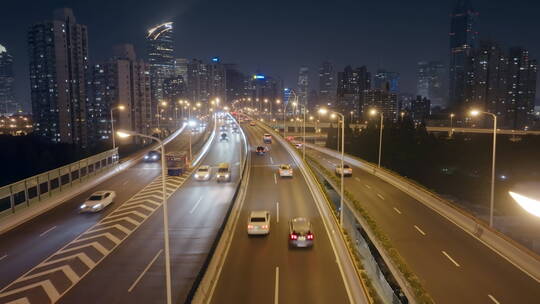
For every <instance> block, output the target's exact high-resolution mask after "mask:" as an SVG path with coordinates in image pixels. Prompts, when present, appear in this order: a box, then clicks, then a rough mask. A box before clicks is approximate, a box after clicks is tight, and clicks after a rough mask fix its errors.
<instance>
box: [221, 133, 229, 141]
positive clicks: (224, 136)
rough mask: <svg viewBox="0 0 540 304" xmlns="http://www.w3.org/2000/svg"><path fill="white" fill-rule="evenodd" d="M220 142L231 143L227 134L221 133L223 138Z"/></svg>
mask: <svg viewBox="0 0 540 304" xmlns="http://www.w3.org/2000/svg"><path fill="white" fill-rule="evenodd" d="M219 141H229V138H228V137H227V133H221V136H220V137H219Z"/></svg>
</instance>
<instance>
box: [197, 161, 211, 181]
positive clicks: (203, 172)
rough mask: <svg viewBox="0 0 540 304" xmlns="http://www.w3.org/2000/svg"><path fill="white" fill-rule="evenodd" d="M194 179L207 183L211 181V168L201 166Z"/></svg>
mask: <svg viewBox="0 0 540 304" xmlns="http://www.w3.org/2000/svg"><path fill="white" fill-rule="evenodd" d="M193 177H194V178H195V179H196V180H199V181H207V180H209V179H210V166H206V165H204V166H200V167H199V168H198V169H197V171H195V174H194V175H193Z"/></svg>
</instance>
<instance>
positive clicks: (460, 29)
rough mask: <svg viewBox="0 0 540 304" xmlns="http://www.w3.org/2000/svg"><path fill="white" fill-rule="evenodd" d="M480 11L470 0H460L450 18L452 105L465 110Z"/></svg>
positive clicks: (450, 99)
mask: <svg viewBox="0 0 540 304" xmlns="http://www.w3.org/2000/svg"><path fill="white" fill-rule="evenodd" d="M477 18H478V13H477V12H476V11H474V10H473V8H472V4H471V1H470V0H458V1H457V3H456V6H455V7H454V11H453V12H452V14H451V20H450V79H449V80H450V82H449V89H450V92H449V93H450V94H449V101H450V104H449V105H450V107H451V108H455V109H456V110H463V109H462V108H463V102H464V99H465V81H466V71H467V63H468V60H467V58H468V56H469V54H470V52H471V50H472V49H473V48H474V47H475V46H476V40H477V36H478V33H477V32H476V22H477Z"/></svg>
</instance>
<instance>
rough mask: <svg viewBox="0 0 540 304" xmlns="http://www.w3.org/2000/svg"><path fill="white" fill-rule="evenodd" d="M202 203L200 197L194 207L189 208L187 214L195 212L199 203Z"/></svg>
mask: <svg viewBox="0 0 540 304" xmlns="http://www.w3.org/2000/svg"><path fill="white" fill-rule="evenodd" d="M201 201H202V196H201V197H200V198H199V200H198V201H197V202H196V203H195V206H193V208H191V210H189V214H192V213H193V211H195V209H197V207H198V206H199V204H200V203H201Z"/></svg>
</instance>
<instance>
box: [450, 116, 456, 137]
mask: <svg viewBox="0 0 540 304" xmlns="http://www.w3.org/2000/svg"><path fill="white" fill-rule="evenodd" d="M454 116H455V115H454V113H451V114H450V138H452V136H453V135H454Z"/></svg>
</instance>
